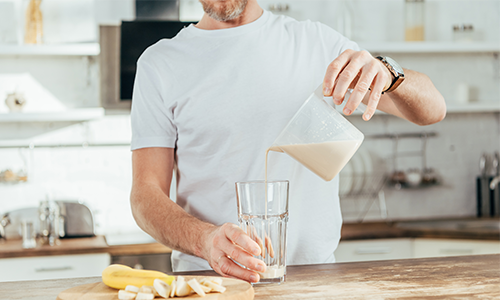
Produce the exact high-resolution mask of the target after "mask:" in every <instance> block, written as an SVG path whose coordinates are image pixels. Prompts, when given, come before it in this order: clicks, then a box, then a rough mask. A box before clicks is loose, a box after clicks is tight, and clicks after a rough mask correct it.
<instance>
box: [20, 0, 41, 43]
mask: <svg viewBox="0 0 500 300" xmlns="http://www.w3.org/2000/svg"><path fill="white" fill-rule="evenodd" d="M41 4H42V0H30V2H29V4H28V8H27V9H26V28H25V32H24V43H26V44H41V43H42V37H43V19H42V11H41V10H40V5H41Z"/></svg>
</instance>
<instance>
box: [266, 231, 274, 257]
mask: <svg viewBox="0 0 500 300" xmlns="http://www.w3.org/2000/svg"><path fill="white" fill-rule="evenodd" d="M266 249H267V252H268V253H269V256H271V258H274V249H273V244H272V243H271V239H270V238H269V237H268V236H267V235H266Z"/></svg>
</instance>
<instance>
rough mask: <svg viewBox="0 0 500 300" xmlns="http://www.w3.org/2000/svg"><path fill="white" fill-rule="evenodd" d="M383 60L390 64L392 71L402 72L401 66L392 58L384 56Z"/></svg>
mask: <svg viewBox="0 0 500 300" xmlns="http://www.w3.org/2000/svg"><path fill="white" fill-rule="evenodd" d="M385 60H386V61H387V62H388V63H389V64H390V65H391V66H392V68H393V69H394V71H396V72H398V73H399V74H404V71H403V68H401V66H400V65H399V64H398V63H397V62H396V61H395V60H394V59H392V58H390V57H388V56H386V57H385Z"/></svg>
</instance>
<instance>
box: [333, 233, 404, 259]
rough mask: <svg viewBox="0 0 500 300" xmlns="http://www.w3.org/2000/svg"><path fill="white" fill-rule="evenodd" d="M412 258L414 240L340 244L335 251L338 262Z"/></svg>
mask: <svg viewBox="0 0 500 300" xmlns="http://www.w3.org/2000/svg"><path fill="white" fill-rule="evenodd" d="M411 257H412V240H411V239H410V238H401V239H377V240H357V241H343V242H340V244H339V246H338V247H337V250H335V259H336V261H337V262H349V261H369V260H386V259H403V258H411Z"/></svg>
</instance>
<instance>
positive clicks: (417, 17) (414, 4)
mask: <svg viewBox="0 0 500 300" xmlns="http://www.w3.org/2000/svg"><path fill="white" fill-rule="evenodd" d="M424 12H425V2H424V0H406V1H405V41H407V42H414V41H423V40H424V39H425V30H424Z"/></svg>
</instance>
